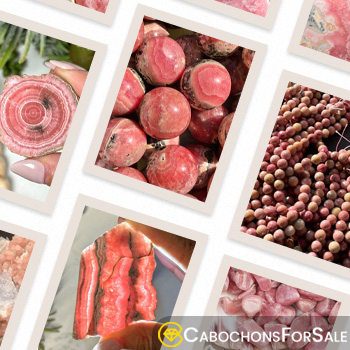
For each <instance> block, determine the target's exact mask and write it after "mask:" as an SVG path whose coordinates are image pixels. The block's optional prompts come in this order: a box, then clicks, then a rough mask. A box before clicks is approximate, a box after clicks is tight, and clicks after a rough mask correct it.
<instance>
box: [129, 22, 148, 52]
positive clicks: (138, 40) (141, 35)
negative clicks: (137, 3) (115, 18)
mask: <svg viewBox="0 0 350 350" xmlns="http://www.w3.org/2000/svg"><path fill="white" fill-rule="evenodd" d="M144 28H145V25H144V24H143V22H142V23H141V26H140V29H139V32H138V34H137V38H136V40H135V44H134V47H133V49H132V52H133V53H134V52H135V51H136V50H137V49H138V48H139V47H140V46H141V44H142V42H143V38H144V35H145V30H144Z"/></svg>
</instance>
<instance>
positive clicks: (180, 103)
mask: <svg viewBox="0 0 350 350" xmlns="http://www.w3.org/2000/svg"><path fill="white" fill-rule="evenodd" d="M139 119H140V125H141V127H142V128H143V130H144V131H145V132H146V133H147V134H148V135H150V136H151V137H154V138H156V139H172V138H174V137H176V136H179V135H181V134H182V133H183V132H184V131H185V130H186V129H187V127H188V125H189V124H190V121H191V107H190V104H189V103H188V101H187V99H186V98H185V97H184V95H182V94H181V92H179V91H177V90H175V89H172V88H169V87H160V88H156V89H153V90H151V91H150V92H148V93H147V94H146V95H145V97H144V99H143V100H142V102H141V104H140V109H139Z"/></svg>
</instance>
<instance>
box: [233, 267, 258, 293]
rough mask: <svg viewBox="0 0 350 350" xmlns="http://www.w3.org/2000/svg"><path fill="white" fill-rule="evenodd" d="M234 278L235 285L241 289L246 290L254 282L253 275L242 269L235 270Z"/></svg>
mask: <svg viewBox="0 0 350 350" xmlns="http://www.w3.org/2000/svg"><path fill="white" fill-rule="evenodd" d="M234 278H235V279H234V282H235V283H236V286H237V287H238V288H239V289H241V290H248V289H249V288H250V287H251V286H252V285H253V284H254V277H253V275H252V274H251V273H249V272H246V271H243V270H237V272H236V274H235V277H234Z"/></svg>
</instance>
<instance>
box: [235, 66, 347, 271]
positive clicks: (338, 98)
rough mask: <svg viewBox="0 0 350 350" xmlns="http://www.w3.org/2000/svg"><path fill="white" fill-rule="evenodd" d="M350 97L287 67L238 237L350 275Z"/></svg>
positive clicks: (243, 200) (254, 167)
mask: <svg viewBox="0 0 350 350" xmlns="http://www.w3.org/2000/svg"><path fill="white" fill-rule="evenodd" d="M349 97H350V94H349V91H346V90H343V89H340V88H337V87H334V86H330V85H328V84H325V83H322V82H320V81H316V80H313V79H309V78H306V77H304V76H300V75H298V74H295V73H291V72H283V74H282V78H281V80H280V84H279V87H278V90H277V92H276V95H275V99H274V103H273V106H272V107H271V111H270V115H269V117H268V122H267V124H266V125H265V128H264V131H263V135H262V137H261V140H260V146H259V149H258V151H257V154H256V156H255V158H254V161H253V165H252V168H251V171H250V174H251V176H250V177H249V178H248V180H247V183H246V186H245V188H244V190H243V194H242V197H241V201H240V202H241V203H242V208H239V209H238V210H237V212H236V215H235V218H234V221H233V224H232V226H231V231H230V237H231V238H235V239H238V240H241V241H243V242H245V243H249V244H253V245H254V246H256V247H258V248H262V249H268V250H269V251H271V252H273V253H277V254H282V255H284V256H287V257H290V258H293V259H297V260H299V261H302V262H303V263H306V264H310V265H312V266H315V267H317V268H320V269H323V270H326V271H329V272H332V273H337V274H340V275H342V276H347V277H350V260H349V247H350V236H349V234H350V226H349V225H350V219H349V212H350V204H349V203H350V202H349V201H350V197H349V193H348V192H349V190H350V187H349V181H350V177H349V165H350V163H349V162H350V158H349V156H350V152H349V145H350V141H349V139H350V137H349V128H348V123H349V120H350V100H349ZM276 116H277V118H276ZM249 197H250V199H249V201H248V198H249ZM247 202H248V205H247V204H246V203H247ZM243 207H244V208H243ZM239 224H241V227H239Z"/></svg>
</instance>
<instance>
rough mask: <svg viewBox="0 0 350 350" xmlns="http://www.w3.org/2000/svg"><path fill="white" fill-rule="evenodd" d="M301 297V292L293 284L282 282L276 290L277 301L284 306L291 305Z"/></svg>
mask: <svg viewBox="0 0 350 350" xmlns="http://www.w3.org/2000/svg"><path fill="white" fill-rule="evenodd" d="M299 298H300V294H299V293H298V291H297V290H296V288H293V287H291V286H288V285H286V284H281V285H280V286H279V287H278V288H277V291H276V301H277V303H279V304H281V305H283V306H289V305H293V304H294V303H296V302H297V301H298V300H299Z"/></svg>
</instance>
